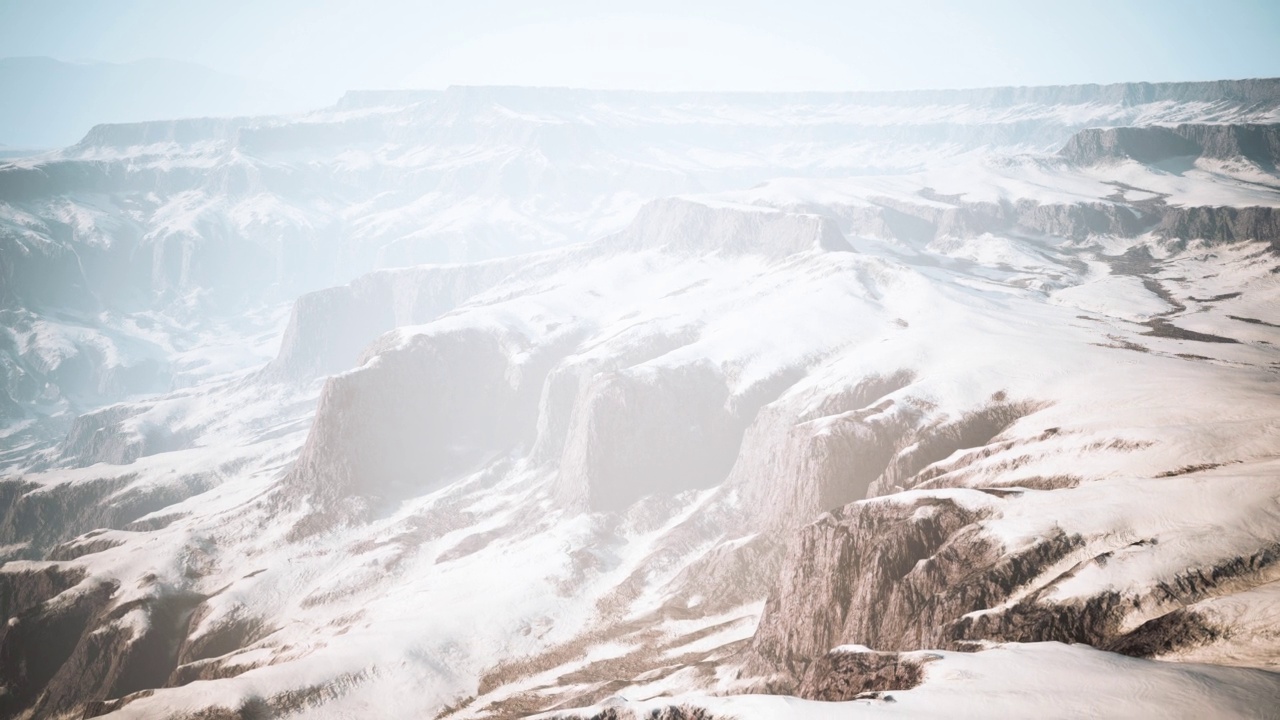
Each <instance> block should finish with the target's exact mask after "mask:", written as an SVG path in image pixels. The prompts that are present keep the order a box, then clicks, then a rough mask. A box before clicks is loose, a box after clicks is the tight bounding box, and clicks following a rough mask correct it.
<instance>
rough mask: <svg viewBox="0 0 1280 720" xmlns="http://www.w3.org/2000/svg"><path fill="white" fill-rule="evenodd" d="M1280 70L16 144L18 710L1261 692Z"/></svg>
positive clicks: (748, 706)
mask: <svg viewBox="0 0 1280 720" xmlns="http://www.w3.org/2000/svg"><path fill="white" fill-rule="evenodd" d="M1277 164H1280V80H1244V81H1223V82H1204V83H1168V84H1145V83H1134V84H1122V85H1106V86H1096V85H1095V86H1064V87H1036V88H995V89H982V90H965V91H937V92H901V93H845V94H839V93H825V94H823V93H815V94H787V93H774V94H764V93H761V94H752V93H739V94H702V93H687V94H679V93H674V94H662V93H639V92H636V93H631V92H596V91H585V90H567V89H535V88H516V87H457V88H450V89H448V90H444V91H430V92H428V91H423V92H408V91H404V92H400V91H397V92H352V93H349V94H347V95H346V96H345V97H343V98H342V99H341V100H340V101H339V102H338V103H337V104H336V105H334V106H332V107H328V108H325V109H322V110H318V111H315V112H311V113H307V114H300V115H295V116H287V117H254V118H231V119H186V120H172V121H156V122H147V123H139V124H127V125H101V126H98V127H95V128H93V129H92V130H91V131H90V132H89V133H88V134H87V135H86V136H85V137H84V139H83V140H82V141H81V142H80V143H78V144H76V145H74V146H71V147H68V148H65V149H63V150H59V151H55V152H50V153H46V154H43V155H38V156H33V157H24V158H17V159H10V160H8V161H5V162H4V163H3V164H0V562H3V565H0V619H3V620H4V623H3V624H0V716H3V717H15V718H73V717H74V718H81V717H99V716H101V717H111V718H120V719H123V718H184V719H186V720H224V719H227V720H230V719H235V718H241V719H244V720H259V719H261V718H300V717H308V718H311V717H315V718H368V717H387V718H390V717H395V718H400V717H404V718H409V717H412V718H435V719H438V720H445V719H448V720H464V719H468V718H473V719H474V718H515V717H529V716H537V717H542V718H557V719H563V720H570V719H574V720H577V719H581V720H587V719H590V718H595V719H600V720H632V719H635V720H641V719H643V720H649V719H653V720H663V719H665V720H680V719H681V718H689V719H694V718H699V719H702V720H730V719H735V718H736V719H738V720H752V719H764V718H849V719H850V720H857V719H858V718H871V717H885V718H957V717H958V718H993V717H1041V718H1075V717H1106V718H1155V717H1160V718H1280V173H1278V171H1277Z"/></svg>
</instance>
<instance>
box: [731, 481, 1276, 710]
mask: <svg viewBox="0 0 1280 720" xmlns="http://www.w3.org/2000/svg"><path fill="white" fill-rule="evenodd" d="M1019 492H1034V491H1016V492H1012V493H1011V494H1006V493H1005V491H1000V492H996V491H995V490H952V491H934V492H928V493H911V494H898V495H893V496H889V497H886V498H883V499H875V500H867V501H863V502H859V503H854V504H852V505H848V506H846V507H844V508H841V509H840V510H838V511H836V512H834V513H831V514H830V515H827V516H824V517H823V518H821V519H819V520H818V521H817V522H815V523H813V524H812V525H809V526H807V527H805V528H804V529H802V530H801V531H800V532H799V535H798V537H797V538H796V539H795V540H794V542H793V544H792V547H791V548H790V550H789V552H788V555H787V559H786V560H785V561H784V563H783V568H782V572H781V574H780V577H779V580H778V584H777V585H776V586H775V587H774V589H773V591H772V593H771V595H770V598H769V600H768V603H767V604H766V607H765V612H764V615H763V617H762V618H761V621H760V626H759V628H758V630H757V632H756V635H755V638H754V640H753V644H752V649H751V652H750V654H749V658H748V661H747V667H748V668H749V670H750V672H753V673H757V674H758V675H759V676H761V677H763V678H770V677H773V678H780V679H775V680H774V681H773V682H782V683H783V684H784V685H785V684H786V683H788V682H794V683H799V682H802V681H808V680H809V679H811V678H813V677H815V676H818V675H822V674H824V673H825V672H826V670H825V669H824V668H825V665H824V663H826V662H827V661H826V660H823V658H824V657H825V656H826V655H827V653H828V650H829V649H830V648H834V647H837V646H839V645H846V644H855V645H861V646H866V647H868V648H871V649H874V650H877V651H892V652H899V651H909V650H919V649H925V648H938V649H959V650H964V649H972V648H973V647H975V646H976V644H980V643H982V642H1042V641H1058V642H1064V643H1085V644H1089V645H1093V646H1094V647H1099V648H1103V649H1111V650H1115V651H1119V652H1124V653H1130V654H1138V655H1158V654H1165V653H1169V652H1171V651H1173V650H1177V649H1181V648H1184V647H1187V646H1194V645H1196V644H1199V643H1202V642H1210V641H1212V640H1215V639H1217V638H1218V637H1220V636H1221V632H1222V631H1221V630H1220V629H1219V628H1218V627H1217V626H1215V624H1214V623H1212V622H1210V621H1208V620H1207V619H1205V618H1203V617H1201V616H1199V615H1197V614H1196V613H1194V612H1189V611H1187V610H1186V609H1185V608H1186V607H1187V606H1190V605H1192V604H1194V603H1196V602H1198V601H1200V600H1202V599H1204V598H1207V597H1212V596H1215V595H1217V594H1221V593H1230V592H1236V591H1238V590H1239V589H1240V588H1241V587H1248V586H1250V585H1257V584H1259V583H1265V582H1266V581H1267V580H1268V578H1271V577H1273V576H1274V572H1275V567H1276V563H1277V561H1278V560H1280V553H1278V552H1277V546H1276V545H1274V544H1271V545H1265V546H1263V547H1260V548H1259V549H1258V550H1257V551H1256V552H1254V553H1252V554H1247V555H1244V556H1240V557H1229V558H1225V559H1223V560H1221V561H1219V562H1217V563H1216V564H1214V565H1213V566H1212V567H1208V568H1205V567H1199V568H1189V569H1187V570H1185V571H1180V572H1178V573H1177V574H1176V575H1175V576H1171V577H1166V578H1164V579H1162V580H1160V581H1159V582H1157V583H1156V584H1155V585H1154V587H1150V588H1144V589H1141V590H1139V591H1136V593H1135V592H1132V591H1130V592H1125V593H1122V592H1120V591H1117V590H1113V589H1108V588H1099V589H1098V590H1097V591H1096V592H1093V593H1087V594H1082V595H1076V596H1069V597H1058V596H1056V595H1055V593H1056V589H1057V587H1058V584H1059V583H1060V582H1068V581H1069V579H1070V578H1072V577H1074V576H1076V575H1077V574H1078V573H1082V572H1086V571H1088V569H1089V568H1090V567H1091V566H1098V567H1101V566H1105V565H1106V563H1107V562H1108V560H1109V558H1110V557H1111V556H1112V555H1113V554H1114V552H1115V550H1114V541H1112V543H1111V545H1110V546H1109V547H1111V548H1112V549H1107V550H1101V549H1096V548H1097V544H1096V543H1097V539H1096V538H1093V539H1091V538H1086V537H1082V536H1081V535H1079V534H1074V533H1072V532H1071V528H1070V526H1065V527H1062V528H1058V529H1057V530H1056V531H1055V532H1053V533H1050V534H1046V535H1044V536H1041V537H1037V538H1035V539H1034V540H1031V541H1029V542H1027V543H1025V544H1022V545H1019V546H1017V547H1006V546H1005V545H1003V544H1002V543H1001V541H999V540H997V539H995V538H993V537H992V536H990V535H988V534H986V533H985V532H984V524H985V521H987V520H989V519H991V518H993V517H994V516H995V515H997V514H998V513H1000V512H1001V511H1002V510H1001V508H1002V504H1001V503H1002V501H1001V500H999V499H998V498H1002V497H1006V496H1008V497H1014V496H1016V495H1017V494H1018V493H1019ZM1050 492H1051V491H1050ZM993 498H997V499H994V500H993ZM1153 542H1154V541H1145V540H1141V541H1137V542H1135V543H1133V544H1132V545H1131V546H1130V547H1129V548H1128V549H1129V550H1130V551H1134V550H1141V548H1142V547H1143V546H1146V545H1151V544H1152V543H1153ZM1135 617H1136V618H1137V621H1136V622H1135V620H1134V618H1135Z"/></svg>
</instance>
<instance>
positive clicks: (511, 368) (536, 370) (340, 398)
mask: <svg viewBox="0 0 1280 720" xmlns="http://www.w3.org/2000/svg"><path fill="white" fill-rule="evenodd" d="M571 340H572V338H571V337H566V338H562V341H561V342H559V343H557V342H550V343H549V344H547V345H543V346H537V347H531V346H529V344H528V341H527V340H525V339H524V338H523V337H521V336H519V335H516V334H514V333H507V334H504V333H501V332H498V331H490V330H487V329H477V328H459V329H456V330H439V331H436V332H431V333H427V334H420V335H412V336H410V337H408V338H403V339H402V338H400V337H399V336H398V335H397V334H396V333H391V334H388V335H386V336H384V338H383V339H382V340H381V341H379V343H376V344H375V345H373V346H371V347H370V348H369V350H368V351H367V353H366V357H365V359H364V361H363V362H362V364H361V367H359V368H357V369H355V370H352V371H349V372H346V373H343V374H341V375H336V376H334V377H331V378H329V380H328V381H326V383H325V387H324V390H323V391H322V393H321V396H320V403H319V406H318V407H317V409H316V419H315V422H314V423H313V425H312V428H311V432H310V434H309V435H308V436H307V441H306V444H305V445H304V446H303V448H302V452H301V454H300V455H299V457H298V460H297V462H296V463H295V464H294V467H293V469H292V470H291V471H290V472H289V475H288V477H287V479H286V480H285V483H284V487H285V488H288V489H289V493H290V495H291V496H293V497H302V498H307V499H308V500H309V501H310V502H311V504H312V506H313V508H314V509H316V510H317V512H319V513H320V516H318V517H329V518H330V519H331V520H332V519H334V518H339V517H341V518H348V519H352V518H360V517H366V516H367V513H368V512H370V511H376V510H380V509H384V508H386V507H388V506H389V504H393V503H395V502H398V501H400V500H403V499H405V498H408V497H413V496H416V495H420V494H423V493H426V492H429V491H430V490H432V489H434V488H436V487H438V486H439V484H440V483H441V482H443V481H445V480H446V479H449V478H452V477H453V476H454V475H455V474H456V473H458V472H461V471H463V470H464V469H466V468H470V467H475V466H476V465H477V464H478V463H482V462H483V461H484V459H485V458H490V457H494V456H499V455H502V454H504V453H506V452H508V451H511V450H513V449H515V448H516V447H517V446H524V447H527V446H530V445H532V443H533V439H534V438H533V431H534V428H535V426H536V422H535V418H536V413H537V407H538V397H539V394H540V391H541V389H542V385H543V382H544V380H545V378H546V375H547V373H548V372H549V370H550V368H551V367H552V365H553V364H554V363H555V362H556V361H557V360H558V359H559V357H560V356H561V354H562V353H564V352H566V346H567V344H568V343H569V342H570V341H571ZM517 355H521V358H520V359H519V360H517V359H516V356H517ZM333 513H336V515H334V514H333ZM327 522H329V521H328V520H319V519H318V520H317V523H319V524H318V525H316V527H317V528H319V527H322V526H324V525H325V524H326V523H327ZM306 531H307V530H306V529H305V528H303V529H300V532H306Z"/></svg>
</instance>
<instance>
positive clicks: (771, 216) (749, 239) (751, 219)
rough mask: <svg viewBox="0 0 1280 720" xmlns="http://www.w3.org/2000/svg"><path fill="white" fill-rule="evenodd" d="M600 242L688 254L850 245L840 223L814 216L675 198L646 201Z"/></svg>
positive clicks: (767, 253) (779, 253) (773, 254)
mask: <svg viewBox="0 0 1280 720" xmlns="http://www.w3.org/2000/svg"><path fill="white" fill-rule="evenodd" d="M605 242H606V243H607V244H608V245H611V246H613V247H617V248H619V249H625V250H642V249H647V250H662V251H664V252H668V253H673V254H677V255H688V256H701V255H706V254H710V253H717V254H724V255H727V256H734V255H746V254H753V255H762V256H764V257H766V258H770V259H776V258H780V257H786V256H787V255H792V254H795V253H800V252H805V251H808V250H814V249H822V250H849V249H851V248H850V247H849V243H848V241H847V240H845V237H844V233H842V232H840V228H839V227H838V226H837V225H836V224H835V223H833V222H831V221H830V220H829V219H827V218H824V217H822V216H819V215H797V214H795V213H780V212H777V211H773V210H769V209H766V208H761V209H759V210H758V211H755V212H753V211H751V210H750V209H743V208H718V207H709V206H707V205H706V204H704V203H695V202H689V201H687V200H679V199H667V200H656V201H654V202H651V203H649V204H648V205H646V206H645V207H643V208H641V209H640V213H639V214H638V215H637V216H636V219H635V220H634V221H633V222H632V223H631V224H630V225H629V226H628V227H627V229H626V231H624V232H623V233H621V234H619V235H617V236H615V237H613V238H609V239H608V240H606V241H605Z"/></svg>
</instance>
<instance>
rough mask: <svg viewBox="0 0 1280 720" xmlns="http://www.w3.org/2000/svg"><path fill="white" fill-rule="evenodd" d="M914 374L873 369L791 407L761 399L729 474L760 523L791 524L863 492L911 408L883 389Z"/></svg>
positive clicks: (905, 427)
mask: <svg viewBox="0 0 1280 720" xmlns="http://www.w3.org/2000/svg"><path fill="white" fill-rule="evenodd" d="M913 377H914V375H913V374H912V373H911V372H909V371H905V370H904V371H899V372H897V373H893V374H890V375H886V376H883V377H882V376H873V377H869V378H865V379H863V380H862V381H861V382H859V383H857V384H855V385H853V386H851V387H849V388H847V389H845V390H843V391H841V392H837V393H834V394H832V395H830V396H828V397H826V398H824V399H822V401H821V402H820V403H818V404H816V406H815V407H813V408H812V409H809V410H807V411H801V412H799V413H797V411H796V409H795V408H794V407H793V406H791V404H789V403H776V404H774V405H770V406H768V407H766V408H765V409H764V410H763V411H762V412H761V413H760V414H759V416H758V417H757V418H756V420H755V422H754V423H752V425H751V427H750V429H748V431H747V432H746V435H745V437H744V439H743V442H742V449H741V452H740V453H739V455H738V458H737V461H736V463H735V464H734V467H733V472H732V473H731V474H730V476H729V483H728V484H729V485H730V486H731V487H735V488H740V490H739V491H740V492H741V493H742V496H743V504H744V506H745V507H746V508H749V512H750V513H751V514H752V515H754V516H755V521H756V522H757V523H759V524H760V525H762V526H764V527H768V528H772V529H781V528H792V527H797V526H799V525H803V524H806V523H808V522H809V521H810V520H812V519H813V518H814V517H817V516H818V515H820V514H822V513H824V512H826V511H828V510H833V509H835V508H838V507H841V506H843V505H846V504H848V503H850V502H854V501H855V500H860V499H862V498H863V497H865V496H866V492H867V488H868V487H870V486H871V484H872V483H873V482H874V481H875V479H876V478H877V477H879V475H880V474H881V473H882V472H883V471H884V468H885V467H886V466H887V465H888V463H889V461H890V460H891V459H892V458H893V455H894V453H895V452H896V451H897V449H898V446H899V443H900V442H902V440H903V438H904V437H906V435H907V434H908V433H909V431H910V429H911V427H912V426H913V424H914V422H915V419H916V414H915V413H914V412H912V411H911V410H904V408H901V407H897V406H896V405H895V403H894V402H893V401H892V400H886V399H884V398H885V396H887V395H889V394H891V393H893V392H895V391H897V390H901V389H902V388H904V387H906V386H907V385H908V384H910V382H911V380H912V379H913Z"/></svg>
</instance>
